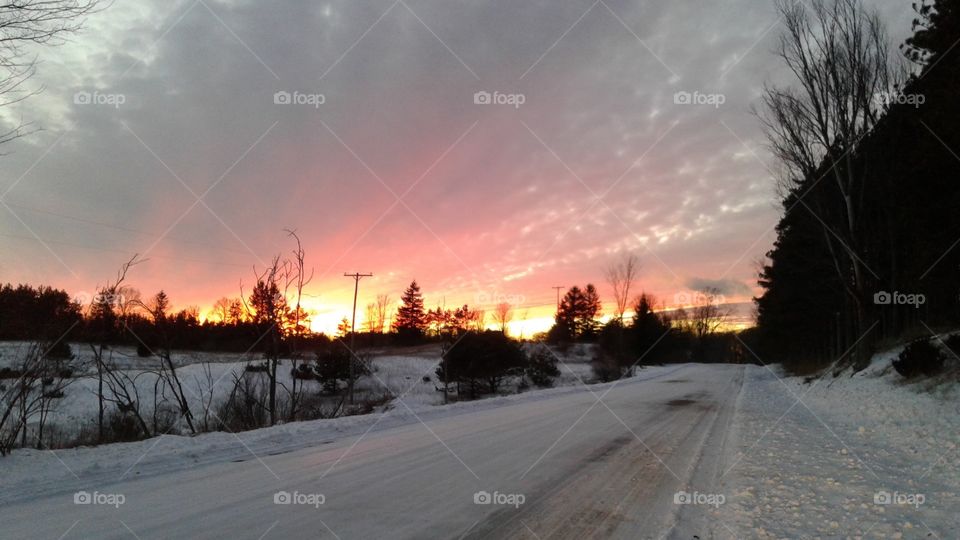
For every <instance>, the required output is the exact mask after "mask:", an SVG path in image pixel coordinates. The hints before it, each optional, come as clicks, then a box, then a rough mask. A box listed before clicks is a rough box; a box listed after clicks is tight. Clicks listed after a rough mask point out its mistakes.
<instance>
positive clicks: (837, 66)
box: [758, 0, 897, 359]
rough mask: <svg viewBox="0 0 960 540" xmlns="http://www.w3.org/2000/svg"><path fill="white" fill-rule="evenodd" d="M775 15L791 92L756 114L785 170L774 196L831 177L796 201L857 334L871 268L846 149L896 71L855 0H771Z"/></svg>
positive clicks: (874, 25) (859, 179) (882, 37)
mask: <svg viewBox="0 0 960 540" xmlns="http://www.w3.org/2000/svg"><path fill="white" fill-rule="evenodd" d="M778 9H779V11H780V13H781V15H782V17H783V20H784V24H785V27H786V31H785V33H784V34H783V35H782V36H781V38H780V44H779V47H778V50H777V53H778V55H779V56H780V58H781V59H782V60H783V61H784V63H785V64H786V66H787V67H788V69H789V70H790V71H791V72H792V74H793V75H794V77H795V79H796V81H797V83H798V85H797V87H789V88H766V89H765V92H764V96H763V107H762V109H761V111H760V112H759V113H758V116H759V118H760V119H761V121H762V122H763V125H764V129H765V131H766V135H767V139H768V141H769V144H770V147H771V149H772V151H773V153H774V155H775V156H776V157H777V158H778V159H779V161H780V162H782V163H783V164H784V165H785V166H786V168H787V171H788V172H787V177H786V178H785V179H782V180H781V189H783V190H788V189H791V188H792V187H794V186H798V185H800V184H801V183H803V182H804V181H812V182H813V185H815V184H816V183H817V182H819V180H820V178H825V177H830V178H831V179H832V182H833V184H834V187H835V189H834V190H818V191H817V192H813V190H812V187H813V186H811V187H810V188H808V189H807V190H806V192H805V193H803V194H802V195H801V197H800V199H798V202H799V203H800V204H803V205H804V206H805V207H806V208H807V209H808V210H810V211H811V212H813V213H814V214H815V215H816V217H817V219H818V221H820V223H821V224H822V225H823V230H822V232H823V238H824V241H825V243H826V247H827V249H828V251H829V253H830V254H831V257H832V259H833V263H834V268H835V270H836V271H837V273H838V276H839V278H840V281H841V283H843V284H844V287H845V288H846V293H847V297H848V299H849V301H850V302H851V304H852V306H853V312H854V313H855V315H856V321H855V322H856V325H857V328H858V333H859V331H860V329H862V328H863V326H864V320H865V317H866V313H865V310H866V307H865V306H864V301H865V296H866V290H867V286H866V276H865V273H867V272H870V270H869V268H867V267H866V265H865V264H864V258H865V253H863V250H862V248H861V242H859V241H858V237H859V234H860V233H861V232H862V231H861V230H860V229H861V227H862V223H861V221H862V217H861V216H862V214H863V212H862V208H861V205H862V200H863V197H862V193H863V191H864V190H865V189H866V188H865V180H866V178H865V176H864V175H865V172H864V171H865V169H863V168H858V167H856V166H855V164H854V160H855V159H856V152H855V151H854V150H855V148H856V146H857V144H858V143H859V141H860V140H861V139H862V138H863V137H864V136H865V135H866V134H868V133H869V132H870V131H871V130H872V129H873V127H874V126H875V125H876V123H877V121H878V119H879V118H880V116H881V114H882V108H881V105H880V102H882V101H883V100H881V99H878V98H879V97H880V96H882V95H883V94H884V93H888V92H891V91H892V90H893V88H894V87H895V86H896V84H897V81H896V78H897V75H896V70H895V69H894V68H893V64H892V62H891V60H890V58H889V54H888V51H889V44H888V41H887V35H886V30H885V28H884V25H883V23H882V21H881V19H880V17H879V15H878V13H877V12H876V11H875V10H873V11H868V10H867V9H866V8H864V7H863V5H862V4H861V2H860V0H812V1H811V2H810V3H809V8H808V7H807V4H806V3H804V2H800V1H796V0H780V1H779V3H778ZM858 170H859V172H858ZM813 193H816V195H814V196H811V197H806V195H808V194H813ZM804 199H808V200H809V204H808V202H807V201H805V200H804ZM865 352H866V349H865V348H864V347H860V350H858V352H857V357H858V358H860V359H863V357H864V355H865V354H864V353H865Z"/></svg>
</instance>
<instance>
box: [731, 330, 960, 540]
mask: <svg viewBox="0 0 960 540" xmlns="http://www.w3.org/2000/svg"><path fill="white" fill-rule="evenodd" d="M898 353H899V349H896V350H891V351H888V352H886V353H883V354H879V355H877V356H875V357H874V359H873V362H872V363H871V365H870V366H869V367H868V368H867V369H865V370H863V371H861V372H859V373H856V374H852V373H851V372H850V371H847V372H844V373H841V374H840V375H839V376H838V377H833V376H832V375H831V374H826V375H825V376H824V377H822V378H819V379H814V380H812V381H810V382H805V381H804V379H803V378H801V377H786V376H785V375H784V374H783V373H782V372H780V371H778V370H776V369H775V368H772V367H770V368H768V367H762V366H751V367H750V369H748V371H747V375H746V379H745V382H744V388H743V392H742V394H741V400H740V403H739V406H738V412H737V415H736V418H737V419H736V421H735V426H734V433H735V439H736V441H737V455H736V456H735V458H734V463H732V464H731V465H730V466H729V467H728V469H727V471H725V474H724V481H725V482H727V484H728V487H727V489H728V491H729V493H731V496H730V497H729V498H728V505H727V508H726V511H727V512H726V516H725V517H726V519H728V520H729V526H730V527H731V528H732V529H733V530H735V531H737V532H738V535H741V536H744V537H759V538H782V537H799V536H825V537H846V536H851V537H860V536H862V537H870V538H873V537H883V538H921V537H923V538H926V537H930V538H957V537H958V535H960V523H958V521H957V515H958V510H960V495H958V494H960V473H958V470H960V469H958V466H960V451H958V445H960V414H958V413H960V400H958V399H957V398H958V396H960V389H958V385H957V384H956V383H948V384H940V385H937V386H936V387H935V388H931V387H930V384H929V382H916V383H907V382H904V380H903V379H902V377H900V376H899V375H898V374H897V373H896V372H895V371H893V369H892V368H891V366H890V362H891V360H892V359H893V358H895V357H896V355H897V354H898Z"/></svg>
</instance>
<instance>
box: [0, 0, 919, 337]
mask: <svg viewBox="0 0 960 540" xmlns="http://www.w3.org/2000/svg"><path fill="white" fill-rule="evenodd" d="M868 4H870V5H872V6H875V7H876V8H877V9H879V10H880V11H881V13H882V16H883V18H884V19H885V20H886V21H887V23H888V27H889V31H890V40H891V43H893V44H894V45H896V44H898V43H900V42H901V41H902V40H903V39H904V38H905V37H906V36H907V35H908V34H909V29H910V20H911V12H910V8H909V5H908V4H909V3H906V2H897V1H895V0H883V1H879V0H877V1H873V2H868ZM782 29H783V27H782V23H781V21H780V20H779V18H778V16H777V13H776V10H775V7H774V4H773V3H772V2H769V1H766V0H749V1H740V0H730V1H726V2H711V3H704V2H702V1H701V0H680V1H676V2H658V1H656V2H655V1H651V0H644V1H639V2H637V1H632V2H631V1H625V0H578V1H556V0H553V1H546V0H527V1H524V2H516V1H507V0H493V1H475V0H471V1H465V0H444V1H440V0H376V1H374V0H370V1H367V0H334V1H330V2H323V1H317V0H309V1H306V0H304V1H300V0H289V1H282V2H255V1H252V0H250V1H216V0H184V1H179V2H149V1H138V0H124V1H122V2H115V3H113V5H110V6H108V7H107V8H106V9H104V10H102V11H101V12H99V13H96V14H94V15H92V16H90V17H89V18H88V19H87V21H86V26H85V30H84V31H83V32H82V33H80V34H79V35H76V36H73V37H72V38H71V39H70V40H69V41H68V42H66V43H64V44H62V45H61V46H59V47H56V48H49V47H46V48H41V49H37V51H36V54H37V55H38V58H39V60H40V65H39V67H38V73H37V75H36V77H35V78H34V79H32V80H31V81H30V85H31V86H30V88H31V89H37V90H42V91H41V92H40V93H39V94H37V95H35V96H33V97H31V98H30V99H27V100H25V101H23V102H20V103H17V104H15V105H11V106H7V107H2V108H0V124H3V125H6V126H11V125H14V124H15V123H16V122H18V121H20V120H23V121H26V122H31V123H32V125H33V127H35V128H38V131H36V132H34V133H31V134H29V135H28V136H26V137H23V138H21V139H18V140H15V141H13V142H10V143H7V144H5V145H3V147H2V148H0V152H2V153H3V155H2V156H0V202H2V203H3V204H2V205H0V254H2V257H0V282H12V283H19V282H27V283H33V284H48V285H53V286H56V287H59V288H63V289H65V290H67V291H68V292H69V293H71V295H73V296H75V297H78V298H86V297H89V295H90V294H92V292H93V291H94V290H95V289H96V287H97V286H98V285H103V284H105V283H107V282H109V281H111V280H112V279H113V278H114V277H115V275H116V272H117V270H118V269H119V268H120V266H121V265H122V264H123V263H124V262H126V261H127V260H129V259H130V258H131V257H132V256H133V255H134V254H139V255H140V257H141V258H142V259H144V260H145V262H142V263H141V264H138V265H137V266H135V267H134V268H133V269H132V270H131V272H130V273H129V275H128V278H127V282H128V284H129V285H132V286H134V287H136V288H138V289H139V290H141V291H142V292H143V293H144V294H145V295H147V294H153V293H155V292H156V291H158V290H160V289H164V290H165V291H166V292H167V294H168V295H169V297H170V298H171V301H172V303H173V304H174V305H175V306H178V307H186V306H191V305H193V306H199V307H200V309H201V311H202V312H205V311H206V310H207V309H209V307H210V306H211V305H212V304H213V302H214V301H215V300H216V299H217V298H220V297H222V296H228V297H233V296H238V295H239V293H240V290H241V286H242V287H244V290H246V291H249V288H250V284H251V282H252V281H253V280H254V275H255V274H254V272H255V271H257V269H262V268H263V267H264V266H266V265H267V264H269V263H270V261H271V260H272V258H273V257H274V256H276V255H281V256H289V254H290V252H291V251H292V249H293V248H294V244H293V243H292V241H291V238H290V237H289V236H288V234H287V232H285V231H286V230H295V231H296V232H297V234H298V235H299V236H300V238H301V239H302V240H303V243H304V247H305V250H306V256H307V259H306V262H307V265H308V267H311V268H313V269H314V272H315V273H314V278H313V280H312V282H311V283H310V284H309V286H308V287H307V291H306V292H307V294H308V298H307V300H306V302H305V303H306V305H307V307H308V308H309V309H311V310H312V311H313V312H314V315H313V326H314V328H315V329H317V330H328V331H329V330H331V329H333V328H335V326H336V322H337V321H338V320H339V319H340V318H342V317H343V316H346V315H348V314H349V312H350V309H351V304H350V303H351V301H352V294H353V280H352V279H350V278H346V277H344V276H343V274H344V273H345V272H367V273H373V274H374V275H373V277H370V278H365V279H364V280H362V281H361V282H360V294H359V302H358V303H359V306H361V307H360V308H359V309H358V312H359V313H360V318H362V311H363V310H362V306H364V305H365V304H366V303H368V302H372V301H373V300H374V298H375V297H376V295H377V294H389V295H391V297H392V298H393V299H394V300H396V299H397V298H398V297H399V295H400V293H401V292H402V290H403V288H404V287H405V286H406V285H407V284H408V283H409V282H410V281H411V280H413V279H416V280H417V281H418V282H419V283H420V285H421V287H422V289H423V292H424V296H425V300H426V304H427V306H428V307H432V306H436V305H445V306H447V307H454V306H457V305H462V304H464V303H467V304H470V305H471V306H476V307H479V308H482V309H486V310H487V311H492V310H493V307H494V305H495V304H496V303H498V302H500V301H508V302H510V303H512V304H514V305H516V306H517V308H516V310H515V312H516V314H515V318H516V319H517V320H516V322H515V324H514V327H513V330H514V332H515V333H518V332H520V331H528V332H529V331H534V330H539V329H542V328H543V327H544V325H546V324H548V322H549V320H550V316H551V315H552V313H553V310H554V307H555V303H556V292H555V291H554V290H553V289H552V287H554V286H564V287H569V286H571V285H575V284H579V285H583V284H586V283H588V282H593V283H595V284H596V285H597V286H598V288H599V290H600V293H601V297H602V299H603V300H604V301H605V304H604V305H605V311H606V312H607V313H608V314H609V312H610V311H611V308H612V300H613V299H612V294H611V290H610V287H609V286H608V285H607V284H606V283H605V281H604V268H605V267H607V266H609V265H610V264H611V263H613V262H615V261H617V260H620V259H621V258H622V257H623V256H625V254H628V253H635V254H636V255H637V257H638V258H639V259H640V261H641V265H642V268H641V271H640V279H639V283H638V284H637V285H636V290H637V291H638V292H639V291H640V290H644V291H646V292H649V293H652V294H654V295H655V296H657V297H658V298H659V299H660V300H661V301H662V302H663V303H664V304H666V305H668V306H669V305H674V304H676V303H678V302H682V300H683V299H684V298H689V297H690V293H691V291H695V290H698V289H703V288H704V287H714V288H717V289H719V290H720V292H721V294H723V295H724V297H725V299H726V300H728V301H731V302H739V301H748V300H749V299H750V298H751V296H752V295H755V294H757V293H758V289H757V288H756V273H757V264H758V261H759V260H761V258H762V257H763V255H764V254H765V253H766V252H767V251H768V250H769V249H770V247H771V246H772V243H773V241H774V239H775V231H774V226H775V224H776V220H777V218H778V215H779V206H778V202H777V196H776V189H775V180H774V176H775V174H777V171H778V168H777V166H776V163H775V162H774V161H773V159H772V158H771V156H770V154H769V153H768V152H767V150H766V148H765V146H764V139H763V134H762V131H761V129H760V125H759V122H758V121H757V119H756V118H755V116H754V115H753V114H752V113H751V108H752V107H755V106H757V105H758V103H759V102H758V100H759V98H760V95H761V92H762V90H763V86H764V84H773V83H776V84H781V83H783V82H787V81H789V79H788V78H787V77H786V74H785V73H784V70H783V68H782V67H781V66H780V65H779V63H778V61H777V58H776V57H775V56H774V54H773V52H774V48H775V45H776V40H777V38H778V36H779V34H780V32H781V31H782ZM0 127H2V126H0ZM524 320H525V321H526V322H523V321H524Z"/></svg>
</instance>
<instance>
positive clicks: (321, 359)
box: [314, 344, 370, 394]
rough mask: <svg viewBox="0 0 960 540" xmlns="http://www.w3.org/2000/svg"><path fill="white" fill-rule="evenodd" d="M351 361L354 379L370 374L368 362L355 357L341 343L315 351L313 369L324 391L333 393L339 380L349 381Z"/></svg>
mask: <svg viewBox="0 0 960 540" xmlns="http://www.w3.org/2000/svg"><path fill="white" fill-rule="evenodd" d="M351 362H352V363H353V375H354V378H355V379H356V378H359V377H361V376H363V375H369V374H370V363H369V362H368V361H366V360H365V359H363V358H357V357H356V356H355V355H354V354H353V353H351V352H350V350H349V349H347V347H346V346H344V345H342V344H332V345H331V346H330V347H329V348H327V349H325V350H321V351H317V358H316V361H315V366H314V370H315V371H316V374H317V380H318V381H320V384H322V385H323V389H324V391H325V392H327V393H330V394H332V393H335V392H336V391H337V386H338V384H339V382H340V381H345V382H348V383H349V382H350V364H351Z"/></svg>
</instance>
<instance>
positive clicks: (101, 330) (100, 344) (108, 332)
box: [89, 255, 143, 442]
mask: <svg viewBox="0 0 960 540" xmlns="http://www.w3.org/2000/svg"><path fill="white" fill-rule="evenodd" d="M141 262H143V261H142V260H138V255H134V256H133V257H131V258H130V260H129V261H127V262H126V263H124V264H123V266H121V267H120V270H119V271H118V272H117V277H116V279H114V280H113V282H112V283H110V284H108V285H105V286H102V287H99V288H98V289H97V294H96V296H95V297H94V299H93V301H92V303H91V305H90V316H91V319H92V323H93V331H94V333H95V334H96V336H95V337H96V338H97V339H95V340H93V341H91V342H90V343H89V345H90V350H91V352H92V353H93V361H94V364H95V366H96V369H97V437H98V440H99V441H101V442H102V441H103V438H104V434H105V432H104V423H103V420H104V416H103V414H104V410H105V409H104V405H105V402H106V399H105V398H106V396H105V394H104V382H105V375H106V376H109V375H108V370H109V369H110V368H109V366H108V365H107V364H106V362H105V359H104V353H105V352H106V351H108V350H109V349H108V347H107V343H108V342H109V341H110V339H111V337H113V333H114V331H115V330H116V316H117V310H118V306H117V304H118V302H119V295H118V291H120V289H121V287H122V285H123V282H124V280H126V278H127V272H129V271H130V268H132V267H133V266H134V265H136V264H139V263H141Z"/></svg>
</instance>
